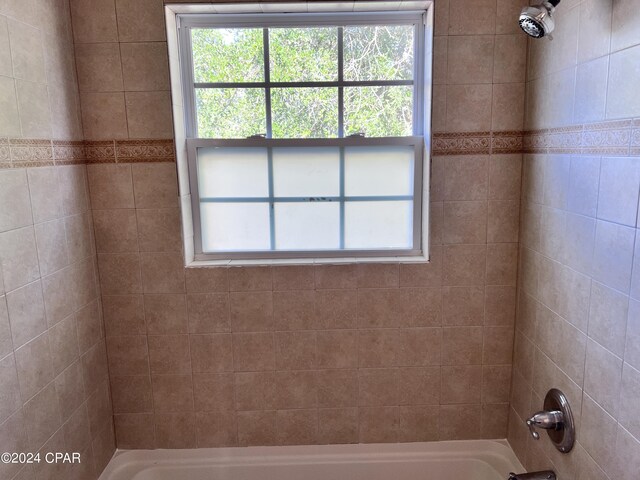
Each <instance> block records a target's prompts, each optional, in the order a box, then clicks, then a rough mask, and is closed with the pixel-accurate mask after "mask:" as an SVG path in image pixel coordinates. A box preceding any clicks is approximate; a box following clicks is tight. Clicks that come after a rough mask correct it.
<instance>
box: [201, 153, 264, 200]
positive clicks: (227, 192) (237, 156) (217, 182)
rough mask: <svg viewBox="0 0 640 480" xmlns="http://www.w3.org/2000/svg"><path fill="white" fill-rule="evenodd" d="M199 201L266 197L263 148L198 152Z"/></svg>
mask: <svg viewBox="0 0 640 480" xmlns="http://www.w3.org/2000/svg"><path fill="white" fill-rule="evenodd" d="M198 185H199V190H200V198H206V197H268V196H269V169H268V161H267V149H266V148H199V149H198Z"/></svg>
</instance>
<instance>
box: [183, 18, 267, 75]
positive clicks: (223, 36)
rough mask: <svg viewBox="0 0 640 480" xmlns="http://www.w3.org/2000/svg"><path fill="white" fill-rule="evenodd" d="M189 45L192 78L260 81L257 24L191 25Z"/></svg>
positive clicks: (260, 40) (262, 69) (261, 54)
mask: <svg viewBox="0 0 640 480" xmlns="http://www.w3.org/2000/svg"><path fill="white" fill-rule="evenodd" d="M191 49H192V51H193V74H194V75H193V77H194V79H195V81H196V82H211V83H214V82H262V81H264V57H263V53H262V51H263V46H262V29H261V28H198V29H195V28H194V29H192V30H191Z"/></svg>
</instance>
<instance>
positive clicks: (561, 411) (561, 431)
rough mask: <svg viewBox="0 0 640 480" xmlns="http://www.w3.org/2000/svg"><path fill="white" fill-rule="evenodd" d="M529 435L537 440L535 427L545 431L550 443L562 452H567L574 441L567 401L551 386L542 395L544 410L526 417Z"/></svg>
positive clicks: (573, 427)
mask: <svg viewBox="0 0 640 480" xmlns="http://www.w3.org/2000/svg"><path fill="white" fill-rule="evenodd" d="M527 426H528V427H529V431H530V432H531V436H532V437H533V438H535V439H536V440H538V439H539V438H540V434H539V433H538V432H537V431H536V428H543V429H545V430H546V431H547V434H548V435H549V438H550V439H551V443H553V445H554V446H555V447H556V448H557V449H558V450H559V451H561V452H562V453H569V452H570V451H571V449H572V448H573V443H574V442H575V437H576V433H575V432H576V431H575V423H574V421H573V414H572V413H571V407H569V401H568V400H567V397H566V395H565V394H564V393H562V392H561V391H560V390H558V389H557V388H552V389H551V390H549V391H548V392H547V395H546V396H545V397H544V410H542V411H540V412H537V413H535V414H534V415H533V416H532V417H531V418H529V419H527Z"/></svg>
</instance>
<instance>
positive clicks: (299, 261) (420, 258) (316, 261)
mask: <svg viewBox="0 0 640 480" xmlns="http://www.w3.org/2000/svg"><path fill="white" fill-rule="evenodd" d="M357 263H429V258H428V257H426V256H424V255H414V256H410V257H409V256H407V257H335V258H289V259H284V258H281V259H277V258H274V259H257V260H194V261H192V262H190V263H189V264H187V268H200V267H256V266H277V265H333V264H336V265H345V264H347V265H348V264H357Z"/></svg>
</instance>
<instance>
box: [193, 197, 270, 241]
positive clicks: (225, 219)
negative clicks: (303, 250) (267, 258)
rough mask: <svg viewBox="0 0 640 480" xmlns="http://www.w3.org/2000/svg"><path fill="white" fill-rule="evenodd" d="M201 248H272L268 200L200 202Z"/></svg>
mask: <svg viewBox="0 0 640 480" xmlns="http://www.w3.org/2000/svg"><path fill="white" fill-rule="evenodd" d="M200 216H201V224H202V250H203V251H204V252H215V251H247V250H269V248H270V246H271V237H270V230H269V204H268V203H201V204H200Z"/></svg>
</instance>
